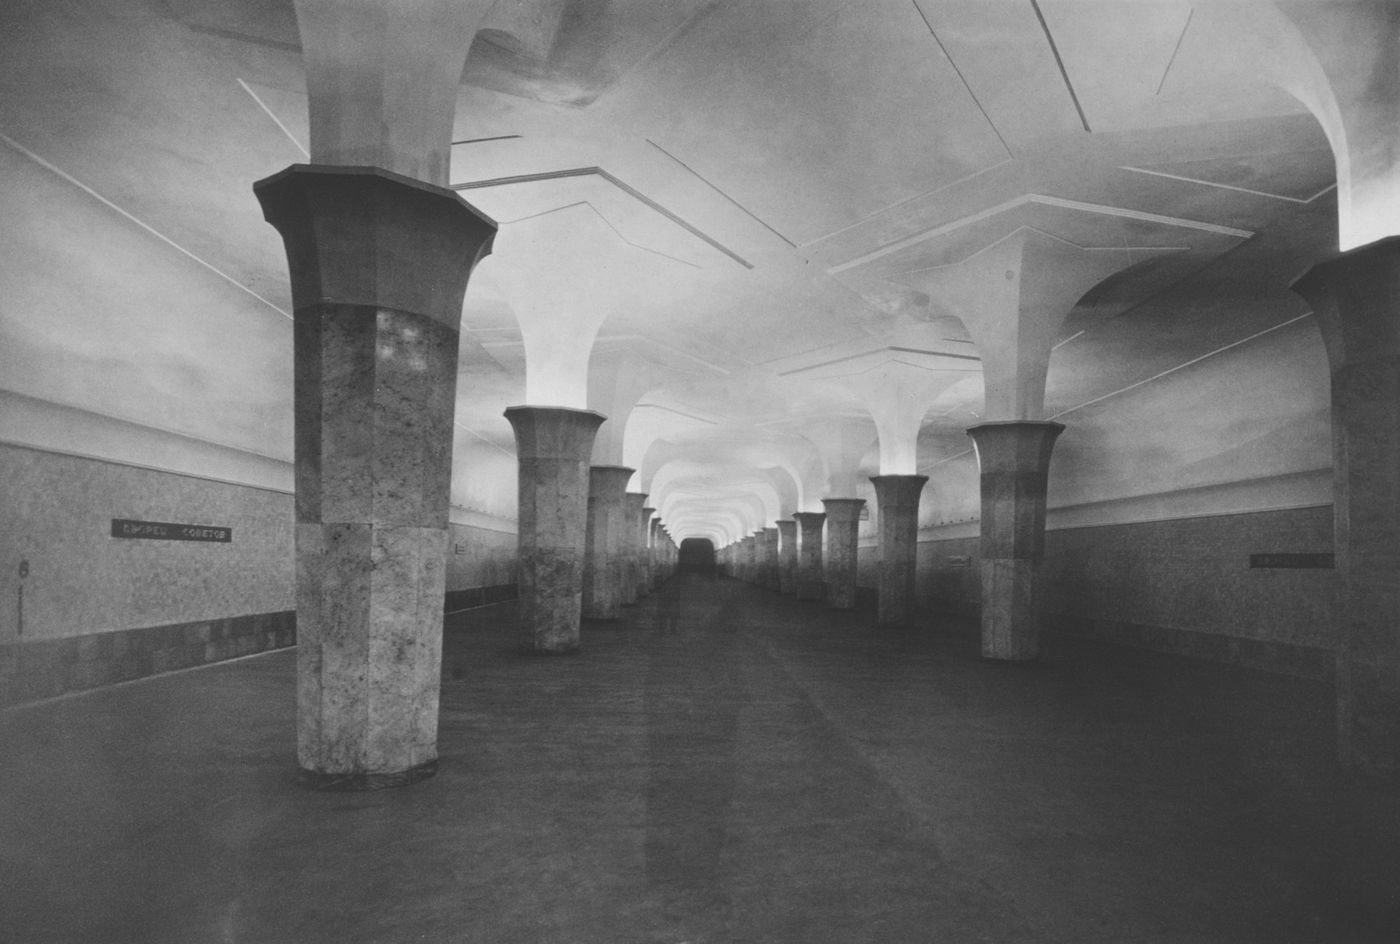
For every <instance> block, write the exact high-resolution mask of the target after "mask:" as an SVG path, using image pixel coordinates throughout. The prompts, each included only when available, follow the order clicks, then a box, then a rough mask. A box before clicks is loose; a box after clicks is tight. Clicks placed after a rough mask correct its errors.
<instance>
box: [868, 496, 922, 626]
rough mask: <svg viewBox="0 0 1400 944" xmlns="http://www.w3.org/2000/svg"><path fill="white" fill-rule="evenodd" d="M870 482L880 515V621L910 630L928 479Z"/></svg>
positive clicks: (878, 585)
mask: <svg viewBox="0 0 1400 944" xmlns="http://www.w3.org/2000/svg"><path fill="white" fill-rule="evenodd" d="M870 481H871V482H872V483H874V485H875V503H876V505H877V507H878V510H879V515H880V570H879V578H878V583H877V589H878V594H879V616H878V621H879V623H880V625H882V626H906V625H908V624H909V623H910V622H911V621H912V620H913V618H914V611H915V609H916V606H915V604H916V597H915V571H916V568H915V564H916V562H917V557H918V549H919V497H920V495H921V494H922V493H923V488H924V484H925V483H926V482H927V481H928V476H927V475H876V476H872V477H871V479H870Z"/></svg>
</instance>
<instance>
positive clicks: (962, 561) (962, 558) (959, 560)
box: [948, 554, 972, 567]
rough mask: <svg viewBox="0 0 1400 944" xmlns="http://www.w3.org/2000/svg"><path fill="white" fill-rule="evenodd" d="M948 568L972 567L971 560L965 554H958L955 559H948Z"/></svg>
mask: <svg viewBox="0 0 1400 944" xmlns="http://www.w3.org/2000/svg"><path fill="white" fill-rule="evenodd" d="M948 566H949V567H971V566H972V558H971V557H968V556H967V555H966V554H959V555H957V556H955V557H950V558H948Z"/></svg>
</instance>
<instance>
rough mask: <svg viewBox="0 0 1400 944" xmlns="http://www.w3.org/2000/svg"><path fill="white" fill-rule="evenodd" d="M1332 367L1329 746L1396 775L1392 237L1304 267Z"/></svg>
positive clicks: (1398, 423) (1397, 332) (1399, 541)
mask: <svg viewBox="0 0 1400 944" xmlns="http://www.w3.org/2000/svg"><path fill="white" fill-rule="evenodd" d="M1293 290H1294V291H1295V292H1297V293H1299V294H1300V295H1302V296H1303V297H1304V298H1305V299H1307V301H1308V302H1309V303H1310V304H1311V305H1312V308H1313V314H1314V316H1315V317H1316V319H1317V324H1318V327H1319V328H1320V329H1321V331H1322V340H1323V342H1324V344H1325V346H1326V348H1327V360H1328V363H1329V366H1330V368H1331V374H1332V456H1333V460H1332V463H1333V479H1332V481H1333V486H1332V488H1333V514H1334V525H1333V528H1334V532H1335V546H1334V551H1335V554H1336V566H1337V571H1338V577H1339V583H1340V600H1339V603H1340V606H1339V607H1338V612H1339V613H1340V616H1341V620H1340V623H1341V624H1340V625H1339V626H1338V627H1337V629H1338V639H1337V660H1336V689H1337V750H1338V759H1339V760H1340V762H1341V763H1342V765H1343V766H1345V767H1347V768H1350V769H1353V770H1357V771H1359V772H1364V773H1366V774H1369V775H1372V776H1377V777H1381V778H1385V779H1389V780H1392V781H1394V780H1396V779H1397V778H1400V237H1392V238H1389V239H1385V240H1381V241H1380V242H1377V243H1372V244H1371V245H1368V246H1364V247H1362V248H1360V249H1354V250H1352V251H1350V252H1348V253H1345V254H1343V255H1341V256H1339V257H1338V258H1335V259H1332V260H1328V261H1325V262H1321V263H1319V264H1317V265H1315V266H1313V267H1312V269H1310V270H1309V271H1308V273H1307V274H1306V275H1304V276H1303V277H1302V278H1301V279H1300V280H1299V281H1298V282H1297V283H1295V284H1294V286H1293Z"/></svg>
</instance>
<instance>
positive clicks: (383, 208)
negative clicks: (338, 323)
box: [253, 164, 496, 330]
mask: <svg viewBox="0 0 1400 944" xmlns="http://www.w3.org/2000/svg"><path fill="white" fill-rule="evenodd" d="M253 193H254V194H255V195H256V196H257V198H258V202H259V203H260V204H261V205H262V209H263V217H264V219H266V220H267V222H269V223H271V224H272V225H273V227H274V228H276V230H277V232H278V233H280V234H281V235H282V243H283V246H284V247H285V249H286V252H287V265H288V268H289V270H290V271H291V279H292V306H293V308H295V309H296V310H298V311H300V310H302V309H304V308H307V307H310V306H312V305H359V306H366V307H371V308H389V309H395V310H397V311H409V312H413V313H415V314H420V315H425V316H427V317H429V318H432V319H433V320H434V321H437V322H439V323H441V324H444V325H446V326H448V327H450V328H452V329H453V330H456V329H457V328H458V327H459V325H460V323H461V318H462V298H463V296H464V295H465V294H466V290H467V279H468V277H469V276H470V275H471V272H472V269H473V268H474V267H475V266H476V264H477V263H478V262H480V261H481V260H482V259H483V258H485V257H486V255H487V254H488V253H489V252H490V251H491V245H492V241H493V240H494V238H495V235H496V223H495V221H493V220H492V219H490V218H489V217H487V216H486V215H485V214H483V213H481V212H480V211H478V210H476V209H475V208H473V207H472V206H471V205H470V204H469V203H467V202H466V201H465V200H463V199H462V198H461V197H459V196H458V195H457V194H456V192H454V191H452V190H448V189H446V188H445V187H435V186H433V185H432V184H425V183H423V182H422V181H420V180H414V179H413V178H412V177H405V176H403V175H402V174H395V173H391V172H390V171H387V170H383V169H381V168H378V167H341V166H331V165H325V164H293V165H292V166H291V167H288V168H286V169H285V170H282V171H279V172H278V173H276V174H273V175H272V176H271V177H266V178H264V179H262V180H259V181H258V182H257V183H255V184H253Z"/></svg>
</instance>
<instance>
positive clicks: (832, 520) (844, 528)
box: [822, 498, 865, 610]
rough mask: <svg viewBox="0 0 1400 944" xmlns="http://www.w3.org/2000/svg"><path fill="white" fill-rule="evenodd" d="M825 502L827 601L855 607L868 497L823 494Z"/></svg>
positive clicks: (838, 606) (834, 605)
mask: <svg viewBox="0 0 1400 944" xmlns="http://www.w3.org/2000/svg"><path fill="white" fill-rule="evenodd" d="M822 505H823V506H824V507H825V508H826V605H827V606H829V607H832V608H833V609H837V610H851V609H855V605H856V566H857V562H858V560H859V556H858V555H859V549H860V510H861V509H862V508H864V507H865V499H864V498H823V499H822Z"/></svg>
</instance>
